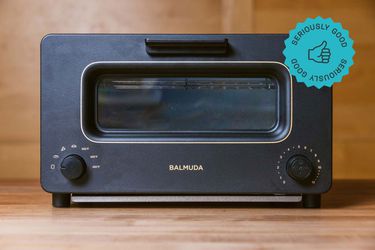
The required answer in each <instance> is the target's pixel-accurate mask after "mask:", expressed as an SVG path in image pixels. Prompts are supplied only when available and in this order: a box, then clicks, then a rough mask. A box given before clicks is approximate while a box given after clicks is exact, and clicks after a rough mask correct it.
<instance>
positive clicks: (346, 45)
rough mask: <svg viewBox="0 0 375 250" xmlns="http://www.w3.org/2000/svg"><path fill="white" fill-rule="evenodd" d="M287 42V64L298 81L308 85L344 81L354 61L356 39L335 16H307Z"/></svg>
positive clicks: (319, 85)
mask: <svg viewBox="0 0 375 250" xmlns="http://www.w3.org/2000/svg"><path fill="white" fill-rule="evenodd" d="M285 46H286V47H285V50H284V51H283V54H284V56H285V64H286V65H287V66H288V67H289V69H290V72H291V74H292V75H293V76H295V77H296V79H297V81H298V82H303V83H305V84H306V86H308V87H311V86H314V87H316V88H319V89H320V88H321V87H323V86H327V87H331V86H332V85H333V84H334V83H338V82H341V79H342V77H343V76H344V75H347V74H348V73H349V68H350V66H351V65H353V56H354V53H355V52H354V49H353V40H352V39H351V38H350V37H349V32H348V31H347V30H345V29H343V28H342V26H341V24H340V23H335V22H333V20H332V19H331V18H327V19H323V18H321V17H317V18H315V19H311V18H307V19H306V20H305V22H303V23H298V24H297V26H296V28H295V29H294V30H291V31H290V33H289V38H288V39H286V40H285Z"/></svg>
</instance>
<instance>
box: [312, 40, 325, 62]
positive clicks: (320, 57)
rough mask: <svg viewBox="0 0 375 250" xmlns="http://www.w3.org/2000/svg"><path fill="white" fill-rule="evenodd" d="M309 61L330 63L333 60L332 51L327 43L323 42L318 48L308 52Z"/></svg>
mask: <svg viewBox="0 0 375 250" xmlns="http://www.w3.org/2000/svg"><path fill="white" fill-rule="evenodd" d="M308 52H309V53H308V56H309V60H311V61H314V62H317V63H329V59H330V58H331V50H330V49H329V48H327V42H326V41H323V42H322V43H321V44H319V45H318V46H315V47H314V48H312V49H309V51H308Z"/></svg>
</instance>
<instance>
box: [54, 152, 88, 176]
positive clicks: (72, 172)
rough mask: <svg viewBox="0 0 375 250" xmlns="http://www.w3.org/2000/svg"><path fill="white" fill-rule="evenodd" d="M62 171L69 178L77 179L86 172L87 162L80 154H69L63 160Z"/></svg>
mask: <svg viewBox="0 0 375 250" xmlns="http://www.w3.org/2000/svg"><path fill="white" fill-rule="evenodd" d="M60 170H61V173H62V174H63V175H64V176H65V178H67V179H69V180H76V179H78V178H80V177H81V176H82V175H83V174H84V173H85V172H86V163H85V161H84V160H83V159H82V157H80V156H79V155H68V156H67V157H65V158H64V160H63V161H62V162H61V168H60Z"/></svg>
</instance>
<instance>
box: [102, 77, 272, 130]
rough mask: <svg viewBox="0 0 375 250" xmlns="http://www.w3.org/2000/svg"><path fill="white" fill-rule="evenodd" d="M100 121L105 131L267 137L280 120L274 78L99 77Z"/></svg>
mask: <svg viewBox="0 0 375 250" xmlns="http://www.w3.org/2000/svg"><path fill="white" fill-rule="evenodd" d="M96 91H97V93H96V96H97V101H96V108H97V109H96V121H97V125H98V126H99V128H100V129H102V130H104V131H126V132H130V133H131V132H151V133H152V132H167V133H170V132H172V133H173V132H175V133H179V132H180V133H188V132H193V133H197V132H205V133H207V132H225V133H228V132H229V133H230V132H234V133H235V132H249V131H250V132H257V131H259V132H268V131H272V130H273V129H274V128H275V127H276V125H277V121H278V105H277V104H278V86H277V81H276V80H274V79H272V78H267V77H264V78H259V77H256V78H255V77H254V78H211V77H210V78H208V77H206V78H170V77H165V78H126V77H121V76H106V77H101V78H100V79H99V80H98V84H97V89H96Z"/></svg>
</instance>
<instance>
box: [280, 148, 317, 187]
mask: <svg viewBox="0 0 375 250" xmlns="http://www.w3.org/2000/svg"><path fill="white" fill-rule="evenodd" d="M286 170H287V172H288V175H289V176H290V177H291V178H292V179H294V180H295V181H298V182H300V183H305V182H307V181H309V180H310V179H311V178H312V177H313V176H314V165H313V163H312V162H311V161H310V160H309V159H308V158H307V157H306V156H303V155H295V156H292V157H290V158H289V160H288V162H287V166H286Z"/></svg>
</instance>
